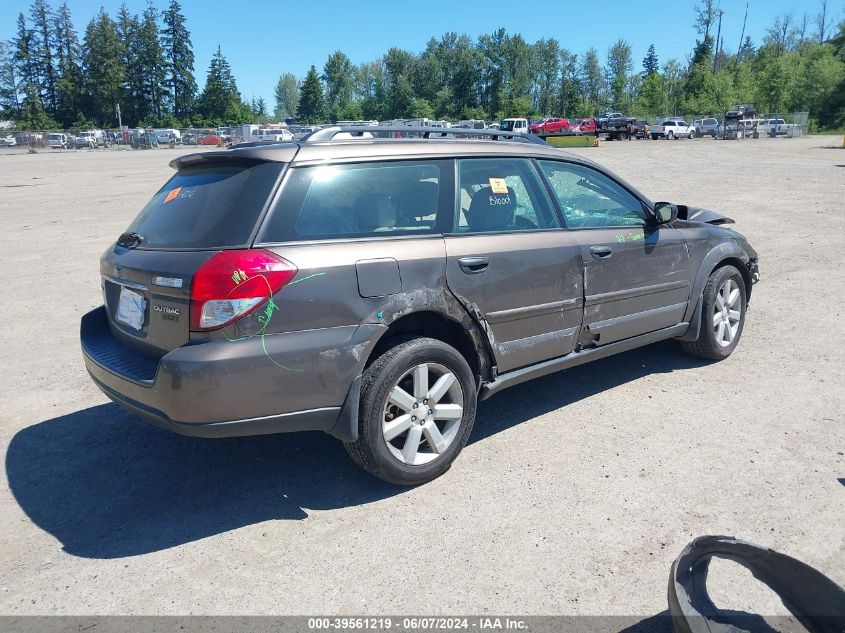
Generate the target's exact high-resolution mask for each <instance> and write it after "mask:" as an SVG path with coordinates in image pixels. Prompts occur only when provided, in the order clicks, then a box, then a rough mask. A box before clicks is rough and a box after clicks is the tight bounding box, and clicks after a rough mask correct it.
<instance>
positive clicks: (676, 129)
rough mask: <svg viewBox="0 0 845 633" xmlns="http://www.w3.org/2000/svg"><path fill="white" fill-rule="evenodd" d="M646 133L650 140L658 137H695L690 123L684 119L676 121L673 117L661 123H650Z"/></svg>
mask: <svg viewBox="0 0 845 633" xmlns="http://www.w3.org/2000/svg"><path fill="white" fill-rule="evenodd" d="M648 133H649V136H651V138H652V140H657V139H659V138H668V139H676V138H695V129H694V128H693V127H692V126H691V125H689V124H688V123H687V122H686V121H676V120H674V119H666V120H664V121H663V122H662V123H656V124H655V125H650V126H649V128H648Z"/></svg>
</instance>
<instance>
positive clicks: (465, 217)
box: [455, 158, 560, 233]
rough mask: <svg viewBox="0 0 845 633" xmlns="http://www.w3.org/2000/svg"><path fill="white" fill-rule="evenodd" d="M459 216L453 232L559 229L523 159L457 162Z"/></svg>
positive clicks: (531, 171) (528, 162)
mask: <svg viewBox="0 0 845 633" xmlns="http://www.w3.org/2000/svg"><path fill="white" fill-rule="evenodd" d="M458 191H459V193H460V213H458V216H457V218H456V226H455V232H456V233H490V232H496V231H526V230H537V229H553V228H559V227H560V222H559V221H558V218H557V215H556V214H555V212H554V209H553V208H552V205H551V201H550V200H549V198H548V195H547V194H546V192H545V189H544V187H543V184H542V182H541V181H540V179H539V178H538V176H537V172H536V171H535V169H534V166H533V165H532V164H531V161H529V160H527V159H524V158H468V159H463V160H459V161H458Z"/></svg>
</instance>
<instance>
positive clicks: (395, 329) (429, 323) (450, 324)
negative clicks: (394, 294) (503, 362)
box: [364, 311, 482, 379]
mask: <svg viewBox="0 0 845 633" xmlns="http://www.w3.org/2000/svg"><path fill="white" fill-rule="evenodd" d="M415 336H426V337H428V338H434V339H437V340H439V341H443V342H444V343H446V344H447V345H451V346H452V347H454V348H455V349H456V350H458V352H460V354H461V356H463V357H464V359H465V360H466V361H467V363H468V364H469V366H470V369H472V374H473V376H475V377H476V379H478V376H479V375H480V374H481V362H480V359H479V353H482V352H480V350H479V349H478V348H477V346H476V344H475V342H474V341H473V339H472V337H471V336H470V335H469V334H468V333H467V330H466V328H465V327H464V326H463V325H461V324H460V323H458V322H457V321H454V320H452V319H450V318H448V317H446V316H444V315H442V314H440V313H438V312H432V311H423V312H414V313H412V314H408V315H405V316H403V317H400V318H399V319H397V320H395V321H394V322H393V323H391V324H390V325H389V326H388V328H387V332H385V333H384V335H382V337H381V338H380V339H379V341H378V343H376V345H375V347H374V348H373V351H372V352H370V356H369V358H367V362H366V364H365V365H364V366H365V367H369V366H370V364H371V363H372V362H373V361H375V360H376V359H377V358H378V357H379V356H381V355H382V354H383V353H384V352H385V351H386V350H387V349H389V348H390V347H392V346H393V345H394V344H395V342H396V340H397V339H403V338H407V337H415Z"/></svg>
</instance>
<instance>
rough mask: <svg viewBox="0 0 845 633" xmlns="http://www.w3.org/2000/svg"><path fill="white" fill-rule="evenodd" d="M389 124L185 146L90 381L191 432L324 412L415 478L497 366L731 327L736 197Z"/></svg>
mask: <svg viewBox="0 0 845 633" xmlns="http://www.w3.org/2000/svg"><path fill="white" fill-rule="evenodd" d="M375 129H376V130H377V132H364V133H362V132H361V129H360V128H357V129H351V128H350V129H346V128H338V127H334V128H327V129H323V130H320V131H317V132H315V133H313V134H312V135H311V136H309V137H306V138H305V139H303V140H302V141H300V142H297V143H284V144H266V145H265V144H258V145H251V146H246V147H238V148H235V149H232V150H228V151H213V152H206V153H198V154H190V155H187V156H182V157H180V158H177V159H175V160H173V161H172V163H171V166H172V167H173V168H174V169H175V170H176V171H175V174H174V175H173V177H172V178H171V179H170V180H169V181H167V183H165V184H164V186H163V187H162V188H161V189H160V190H159V191H158V193H156V194H155V195H154V196H153V198H152V200H150V201H149V203H148V204H147V205H146V206H145V207H144V208H143V209H142V210H141V212H140V214H139V215H138V217H137V218H136V219H135V221H134V222H132V224H131V225H130V226H129V228H128V229H127V231H126V233H124V234H123V235H121V236H120V238H119V239H118V240H117V242H116V243H115V244H113V245H112V246H110V247H109V248H108V250H107V251H106V252H105V253H104V255H103V256H102V258H101V260H100V273H101V276H102V288H103V301H104V305H103V306H101V307H99V308H97V309H95V310H93V311H91V312H89V313H88V314H86V315H85V316H84V317H83V318H82V324H81V339H82V350H83V353H84V357H85V363H86V366H87V368H88V371H89V372H90V374H91V377H92V378H93V380H94V382H95V383H96V384H97V386H98V387H99V388H100V389H101V390H102V391H103V392H104V393H105V394H106V395H107V396H108V397H109V398H111V399H112V400H114V401H115V402H116V403H118V404H119V405H122V406H123V407H125V408H127V409H129V410H130V411H132V412H135V413H137V414H140V415H141V416H143V417H145V418H147V419H148V420H149V421H151V422H153V423H154V424H156V425H159V426H162V427H164V428H167V429H170V430H173V431H176V432H177V433H183V434H187V435H196V436H203V437H225V436H235V435H257V434H265V433H278V432H287V431H301V430H322V431H325V432H327V433H329V434H331V435H333V436H335V437H337V438H338V439H340V440H341V441H343V442H344V443H345V445H346V447H347V449H348V451H349V454H350V455H351V456H352V459H353V460H354V461H355V462H356V463H358V464H359V465H360V466H362V467H363V468H365V469H367V470H368V471H370V472H371V473H373V474H375V475H376V476H378V477H381V478H383V479H386V480H388V481H391V482H396V483H403V484H418V483H423V482H426V481H429V480H431V479H433V478H434V477H437V476H439V475H441V474H442V473H444V472H445V471H446V470H447V469H448V468H449V465H450V464H451V463H452V461H453V460H454V459H455V457H456V456H457V455H458V453H459V452H460V451H461V449H462V448H463V446H464V444H465V443H466V441H467V438H468V436H469V434H470V431H471V430H472V426H473V423H474V421H475V413H476V403H477V401H478V400H479V399H484V398H487V397H489V396H492V395H493V394H495V393H496V392H498V391H499V390H501V389H504V388H506V387H509V386H512V385H516V384H518V383H521V382H523V381H526V380H529V379H531V378H534V377H536V376H542V375H545V374H549V373H552V372H556V371H559V370H562V369H566V368H569V367H573V366H575V365H579V364H581V363H585V362H588V361H591V360H594V359H597V358H601V357H605V356H609V355H611V354H616V353H619V352H622V351H625V350H629V349H631V348H634V347H638V346H641V345H646V344H648V343H652V342H655V341H659V340H662V339H668V338H675V339H678V340H680V341H681V344H682V345H683V346H684V347H685V348H686V349H687V350H688V351H690V352H691V353H693V354H697V355H699V356H703V357H706V358H710V359H715V360H718V359H721V358H725V357H727V356H728V355H729V354H730V353H731V352H732V351H733V350H734V348H735V347H736V345H737V343H738V341H739V339H740V336H741V334H742V329H743V325H744V322H745V314H746V309H747V307H748V300H749V298H750V295H751V288H752V284H753V283H754V282H756V281H757V278H758V270H757V253H756V252H755V251H754V249H752V248H751V246H749V244H748V242H747V241H746V240H745V238H744V237H743V236H742V235H740V234H739V233H737V232H735V231H733V230H732V229H730V228H727V227H726V226H725V225H726V224H729V223H731V222H732V221H731V220H729V219H728V218H725V217H724V216H721V215H719V214H717V213H714V212H712V211H707V210H704V209H696V208H692V207H687V206H683V205H675V204H670V203H666V202H661V203H656V204H655V203H653V202H651V201H650V200H649V199H648V198H647V197H646V196H644V195H643V194H642V193H640V192H639V191H637V190H636V189H635V188H634V187H632V186H631V185H630V184H628V183H626V182H625V181H624V180H622V179H620V178H619V177H617V176H615V175H614V174H612V173H610V172H608V171H607V170H605V169H604V168H602V167H601V166H599V165H597V164H595V163H593V162H592V161H589V160H586V159H584V158H581V157H578V156H574V155H570V154H566V153H564V152H561V151H560V150H557V149H554V148H552V147H549V146H548V145H545V144H544V143H542V142H540V141H537V140H535V139H532V137H523V136H521V135H518V134H513V133H511V134H510V135H508V136H496V135H498V134H499V133H498V132H496V131H492V130H459V131H452V132H449V133H448V134H445V133H444V130H443V129H441V128H437V129H431V130H427V129H419V128H418V129H415V130H414V131H413V132H408V131H407V130H405V131H401V130H392V129H389V128H375ZM385 132H386V133H387V134H388V135H389V136H390V137H391V138H377V137H378V136H380V135H382V134H384V133H385ZM397 134H402V135H403V136H407V135H408V134H411V135H416V136H418V137H419V138H396V135H397ZM445 136H448V138H444V137H445ZM374 137H375V138H374ZM435 137H436V138H435Z"/></svg>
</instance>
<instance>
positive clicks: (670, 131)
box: [666, 130, 675, 141]
mask: <svg viewBox="0 0 845 633" xmlns="http://www.w3.org/2000/svg"><path fill="white" fill-rule="evenodd" d="M666 138H668V139H669V140H670V141H671V140H672V139H673V138H675V133H674V132H673V131H672V130H669V131H668V132H667V133H666Z"/></svg>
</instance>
